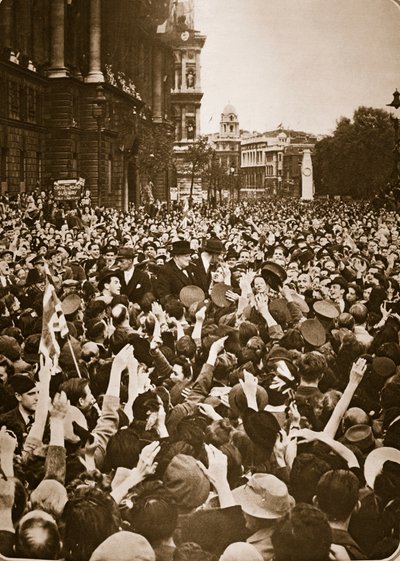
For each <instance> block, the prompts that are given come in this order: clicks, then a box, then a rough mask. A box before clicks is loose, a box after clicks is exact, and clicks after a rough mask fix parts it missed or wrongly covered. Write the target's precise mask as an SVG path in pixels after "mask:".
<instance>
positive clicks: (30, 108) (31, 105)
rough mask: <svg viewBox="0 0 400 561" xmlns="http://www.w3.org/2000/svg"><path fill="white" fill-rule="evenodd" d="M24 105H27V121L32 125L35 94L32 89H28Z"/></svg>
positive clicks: (34, 114)
mask: <svg viewBox="0 0 400 561" xmlns="http://www.w3.org/2000/svg"><path fill="white" fill-rule="evenodd" d="M26 103H27V115H28V121H30V122H33V123H34V122H35V120H36V93H35V90H34V89H33V88H28V91H27V96H26Z"/></svg>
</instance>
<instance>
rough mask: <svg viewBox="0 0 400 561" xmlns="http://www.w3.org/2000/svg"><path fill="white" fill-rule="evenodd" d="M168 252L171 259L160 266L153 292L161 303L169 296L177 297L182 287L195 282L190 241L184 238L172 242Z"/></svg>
mask: <svg viewBox="0 0 400 561" xmlns="http://www.w3.org/2000/svg"><path fill="white" fill-rule="evenodd" d="M170 254H171V257H172V259H170V260H169V261H168V262H167V263H166V264H165V265H163V266H161V267H160V269H159V273H158V274H157V279H156V281H155V292H156V294H157V296H158V298H159V299H160V301H161V303H164V302H165V300H166V299H167V298H168V297H169V296H174V297H175V298H179V293H180V291H181V290H182V288H184V287H185V286H190V285H192V284H197V283H196V279H195V276H194V267H193V265H192V264H191V263H190V257H191V254H192V251H191V249H190V243H189V242H188V241H186V240H178V241H175V242H173V243H172V249H171V251H170Z"/></svg>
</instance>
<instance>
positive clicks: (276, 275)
mask: <svg viewBox="0 0 400 561" xmlns="http://www.w3.org/2000/svg"><path fill="white" fill-rule="evenodd" d="M261 275H262V277H263V279H264V280H265V282H266V283H267V284H269V286H270V287H271V288H272V289H274V290H278V289H279V288H280V287H281V286H282V285H283V282H284V281H285V280H286V278H287V274H286V271H285V269H284V268H283V267H281V266H280V265H278V263H274V261H266V262H265V263H264V264H263V266H262V268H261Z"/></svg>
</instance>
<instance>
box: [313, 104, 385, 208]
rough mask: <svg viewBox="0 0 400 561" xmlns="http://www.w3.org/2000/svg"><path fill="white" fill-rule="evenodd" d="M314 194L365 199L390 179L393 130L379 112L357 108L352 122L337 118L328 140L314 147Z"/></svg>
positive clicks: (368, 108) (379, 110)
mask: <svg viewBox="0 0 400 561" xmlns="http://www.w3.org/2000/svg"><path fill="white" fill-rule="evenodd" d="M313 161H314V178H315V187H316V192H317V194H325V195H351V196H353V197H356V198H369V197H371V196H373V195H374V194H375V193H376V192H377V191H379V190H381V189H382V186H384V185H386V184H387V182H388V181H389V179H390V175H391V171H392V167H393V128H392V125H391V122H390V117H389V114H388V113H387V112H386V111H383V110H381V109H374V108H372V107H359V108H358V109H357V110H356V111H355V112H354V115H353V120H350V119H347V118H341V119H340V120H339V121H338V122H337V125H336V130H335V132H334V133H333V135H332V136H328V137H326V138H324V139H322V140H321V141H320V142H318V143H317V144H316V145H315V153H314V157H313Z"/></svg>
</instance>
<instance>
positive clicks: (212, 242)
mask: <svg viewBox="0 0 400 561" xmlns="http://www.w3.org/2000/svg"><path fill="white" fill-rule="evenodd" d="M201 251H206V252H207V253H216V254H218V253H225V247H224V244H223V243H222V242H221V240H220V239H219V238H209V239H207V240H206V241H205V243H203V245H202V248H201Z"/></svg>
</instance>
